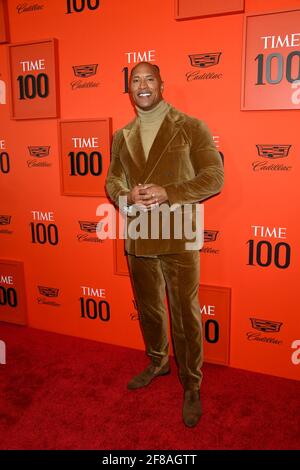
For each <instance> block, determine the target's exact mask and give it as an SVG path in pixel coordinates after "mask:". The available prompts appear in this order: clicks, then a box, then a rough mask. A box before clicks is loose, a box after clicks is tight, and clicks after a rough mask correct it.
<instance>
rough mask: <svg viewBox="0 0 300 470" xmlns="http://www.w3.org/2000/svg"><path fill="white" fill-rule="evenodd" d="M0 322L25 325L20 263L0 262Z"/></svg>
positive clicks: (23, 286) (24, 292)
mask: <svg viewBox="0 0 300 470" xmlns="http://www.w3.org/2000/svg"><path fill="white" fill-rule="evenodd" d="M0 321H7V322H10V323H17V324H19V325H25V324H26V323H27V305H26V289H25V280H24V267H23V263H22V262H20V261H12V260H10V261H7V260H0Z"/></svg>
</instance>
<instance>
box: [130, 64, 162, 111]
mask: <svg viewBox="0 0 300 470" xmlns="http://www.w3.org/2000/svg"><path fill="white" fill-rule="evenodd" d="M129 87H130V94H131V97H132V99H133V101H134V103H135V104H136V105H137V106H138V107H139V108H141V109H144V110H145V111H150V109H152V108H154V107H155V106H156V105H157V103H159V102H160V101H161V100H162V99H163V97H162V90H163V83H162V81H161V80H160V77H159V74H158V72H157V71H156V70H155V68H154V67H151V65H148V64H141V65H138V66H137V67H136V68H135V69H134V71H133V74H132V76H131V78H130V85H129Z"/></svg>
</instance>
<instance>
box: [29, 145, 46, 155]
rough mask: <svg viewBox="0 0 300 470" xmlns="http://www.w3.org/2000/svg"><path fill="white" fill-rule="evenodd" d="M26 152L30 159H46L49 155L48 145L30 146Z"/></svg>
mask: <svg viewBox="0 0 300 470" xmlns="http://www.w3.org/2000/svg"><path fill="white" fill-rule="evenodd" d="M28 150H29V153H30V155H31V156H32V157H47V156H48V155H49V150H50V145H39V146H36V145H30V146H29V147H28Z"/></svg>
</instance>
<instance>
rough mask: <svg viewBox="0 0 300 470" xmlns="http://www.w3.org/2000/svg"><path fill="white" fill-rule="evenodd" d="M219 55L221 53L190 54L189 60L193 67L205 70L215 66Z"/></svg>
mask: <svg viewBox="0 0 300 470" xmlns="http://www.w3.org/2000/svg"><path fill="white" fill-rule="evenodd" d="M221 54H222V52H207V53H205V54H191V55H189V58H190V61H191V65H192V66H193V67H200V68H205V67H212V66H213V65H217V64H218V63H219V60H220V56H221Z"/></svg>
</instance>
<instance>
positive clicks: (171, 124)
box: [123, 107, 184, 183]
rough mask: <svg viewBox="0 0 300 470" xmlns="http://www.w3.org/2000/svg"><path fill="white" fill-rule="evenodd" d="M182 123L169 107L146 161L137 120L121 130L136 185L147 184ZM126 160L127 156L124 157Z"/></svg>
mask: <svg viewBox="0 0 300 470" xmlns="http://www.w3.org/2000/svg"><path fill="white" fill-rule="evenodd" d="M183 122H184V116H183V115H182V114H181V113H179V112H178V111H177V110H176V109H175V108H173V107H171V108H170V110H169V112H168V113H167V115H166V116H165V118H164V120H163V122H162V124H161V126H160V128H159V130H158V133H157V135H156V137H155V139H154V142H153V144H152V147H151V149H150V152H149V155H148V158H147V160H146V157H145V153H144V149H143V144H142V140H141V133H140V124H139V119H135V120H134V121H133V123H132V124H130V127H127V128H126V127H125V128H124V129H123V135H124V139H125V142H126V146H127V151H128V153H129V155H128V158H129V159H130V160H131V161H132V162H133V163H134V167H135V171H134V172H133V173H132V172H131V176H132V177H133V179H134V180H135V181H137V182H138V183H147V182H149V180H150V178H151V176H152V174H153V172H154V170H155V168H156V167H157V165H158V163H159V161H160V159H161V158H162V157H163V155H164V153H165V151H166V150H167V148H168V145H169V144H170V143H171V142H172V140H173V139H174V137H175V136H176V134H177V132H178V131H179V129H180V127H181V126H182V124H183ZM126 159H127V156H126Z"/></svg>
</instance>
